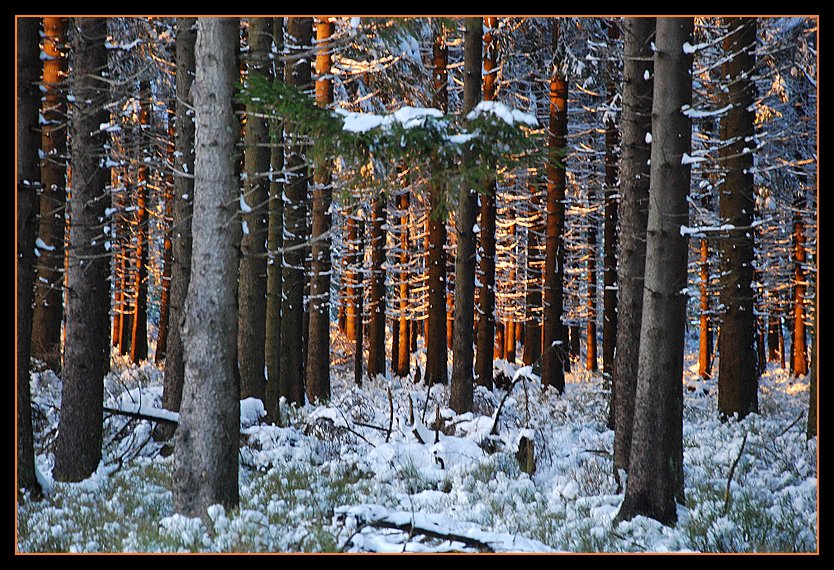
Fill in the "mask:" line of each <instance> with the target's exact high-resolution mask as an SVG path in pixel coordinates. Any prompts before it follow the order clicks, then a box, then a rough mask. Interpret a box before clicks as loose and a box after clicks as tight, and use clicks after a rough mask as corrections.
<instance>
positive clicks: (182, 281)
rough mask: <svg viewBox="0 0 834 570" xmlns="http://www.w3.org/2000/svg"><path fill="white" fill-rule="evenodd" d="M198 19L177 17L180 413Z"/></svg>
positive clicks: (168, 396)
mask: <svg viewBox="0 0 834 570" xmlns="http://www.w3.org/2000/svg"><path fill="white" fill-rule="evenodd" d="M195 24H196V19H195V18H177V48H176V49H177V56H176V57H177V107H176V140H175V143H174V144H175V145H176V150H175V152H174V221H173V223H174V235H173V253H172V258H173V264H172V267H171V299H170V307H171V308H170V317H169V320H170V321H171V327H170V333H169V336H168V344H167V347H166V356H165V379H164V383H163V390H162V407H163V408H165V409H166V410H171V411H174V412H177V411H179V409H180V402H181V401H182V385H183V381H184V378H185V354H184V346H183V331H182V326H183V324H184V323H185V298H186V295H187V294H188V286H189V284H190V282H191V246H192V238H191V214H192V209H193V208H192V205H193V203H194V177H193V176H194V114H193V112H192V111H190V108H191V105H192V101H193V99H192V97H191V85H192V84H193V82H194V70H195V60H194V48H195V44H196V41H197V30H196V28H195ZM173 431H174V428H173V427H172V426H163V425H159V426H157V428H156V430H155V431H154V437H156V438H157V439H167V438H169V437H170V436H171V434H172V433H173Z"/></svg>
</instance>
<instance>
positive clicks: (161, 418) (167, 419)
mask: <svg viewBox="0 0 834 570" xmlns="http://www.w3.org/2000/svg"><path fill="white" fill-rule="evenodd" d="M104 411H105V412H107V413H110V414H117V415H120V416H127V417H129V418H137V419H140V420H148V421H151V422H162V423H168V424H174V425H177V424H178V423H179V419H174V417H173V416H166V415H155V414H153V413H148V412H149V411H150V410H148V409H147V408H145V409H144V411H142V412H135V411H132V410H121V409H119V408H111V407H109V406H104ZM154 411H156V410H154ZM158 411H160V412H167V413H168V414H172V413H174V412H171V411H169V410H162V409H160V410H158Z"/></svg>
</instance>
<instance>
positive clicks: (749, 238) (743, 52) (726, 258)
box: [718, 18, 759, 418]
mask: <svg viewBox="0 0 834 570" xmlns="http://www.w3.org/2000/svg"><path fill="white" fill-rule="evenodd" d="M725 22H726V24H727V26H728V28H729V30H728V31H729V35H728V36H727V37H726V38H725V40H724V53H725V54H726V55H727V56H728V58H729V59H728V60H727V61H725V62H724V63H723V64H722V66H721V75H722V77H725V78H728V79H727V83H728V89H729V91H728V93H727V103H729V104H731V105H732V108H731V109H730V110H729V111H727V114H726V115H725V116H724V117H723V118H722V119H721V140H722V146H721V149H720V151H719V156H720V158H721V159H722V162H723V165H722V166H723V169H724V172H723V175H724V184H723V185H722V186H721V187H719V190H720V191H719V196H720V201H719V209H720V216H721V224H722V225H723V224H731V225H733V226H734V227H735V228H738V229H734V230H730V231H729V232H728V233H727V234H726V235H722V236H721V239H720V242H719V246H720V255H721V304H722V305H723V306H724V313H723V316H722V322H721V332H722V334H721V336H720V337H719V339H718V352H719V354H720V355H721V359H720V360H719V370H718V411H719V412H720V413H721V415H722V416H725V417H729V416H732V415H733V414H738V417H739V418H743V417H744V416H746V415H747V414H749V413H750V412H756V411H758V409H759V404H758V394H757V391H758V374H757V370H756V350H755V316H754V314H753V290H752V288H751V283H752V281H753V255H754V253H753V233H754V232H753V229H752V228H751V227H750V226H751V224H752V222H753V208H754V196H753V153H752V152H746V153H745V152H743V149H744V148H745V147H750V146H752V143H750V142H749V138H750V137H752V136H753V135H754V134H755V131H754V127H753V121H754V119H755V113H754V109H753V101H754V100H755V98H756V97H755V95H756V92H755V89H756V88H755V85H754V83H753V77H752V75H753V69H754V67H755V63H756V60H755V56H754V55H753V50H754V49H755V46H756V19H755V18H727V19H726V20H725ZM746 138H747V139H748V142H745V139H746Z"/></svg>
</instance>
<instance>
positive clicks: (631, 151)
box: [612, 18, 655, 481]
mask: <svg viewBox="0 0 834 570" xmlns="http://www.w3.org/2000/svg"><path fill="white" fill-rule="evenodd" d="M654 33H655V18H625V19H624V20H623V35H624V45H623V59H624V64H623V114H622V123H621V124H622V152H623V156H622V159H621V162H620V193H621V195H622V202H621V204H620V211H619V214H620V220H619V221H620V263H619V270H618V275H617V281H618V287H617V354H616V355H615V358H614V377H613V387H614V395H613V400H614V402H615V404H614V406H612V407H613V408H614V412H615V413H614V475H615V476H616V477H617V480H618V481H619V474H618V472H619V470H620V469H623V470H625V471H628V466H629V456H630V454H631V433H632V424H633V418H634V397H635V391H636V387H637V369H638V357H639V350H640V328H641V323H642V313H643V276H644V272H645V266H646V225H647V223H648V208H649V180H650V176H649V174H650V172H649V170H650V169H649V166H648V161H649V158H650V156H651V145H650V143H648V142H646V133H650V132H651V130H652V87H653V81H654V80H653V78H652V75H653V70H654V64H653V62H652V49H651V43H652V41H654Z"/></svg>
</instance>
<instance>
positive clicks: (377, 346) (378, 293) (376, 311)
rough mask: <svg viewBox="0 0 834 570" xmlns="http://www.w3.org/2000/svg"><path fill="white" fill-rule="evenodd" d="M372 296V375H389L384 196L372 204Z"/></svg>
mask: <svg viewBox="0 0 834 570" xmlns="http://www.w3.org/2000/svg"><path fill="white" fill-rule="evenodd" d="M371 211H372V215H373V220H372V221H371V297H370V306H369V307H368V313H369V315H370V316H369V323H368V376H369V377H370V378H375V377H376V376H377V375H379V374H381V375H382V376H385V269H384V268H383V264H384V262H385V207H384V202H383V198H382V197H381V196H376V197H374V200H373V204H372V206H371Z"/></svg>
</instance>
